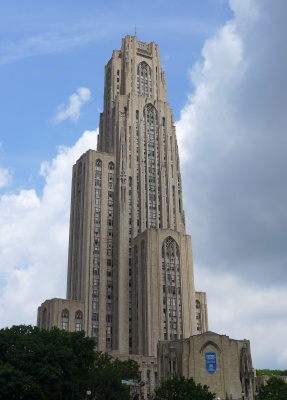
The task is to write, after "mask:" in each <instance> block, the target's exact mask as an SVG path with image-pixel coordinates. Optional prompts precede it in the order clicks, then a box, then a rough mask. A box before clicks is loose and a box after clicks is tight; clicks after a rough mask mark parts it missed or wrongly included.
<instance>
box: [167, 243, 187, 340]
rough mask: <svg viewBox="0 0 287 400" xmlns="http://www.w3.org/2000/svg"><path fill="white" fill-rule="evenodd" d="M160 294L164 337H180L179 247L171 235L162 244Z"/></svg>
mask: <svg viewBox="0 0 287 400" xmlns="http://www.w3.org/2000/svg"><path fill="white" fill-rule="evenodd" d="M162 292H163V293H162V294H163V321H164V337H165V339H171V340H174V339H181V338H182V309H181V304H182V301H181V277H180V262H179V247H178V244H177V243H176V241H175V240H174V239H173V238H172V237H170V236H169V237H168V238H166V239H165V241H164V242H163V244H162Z"/></svg>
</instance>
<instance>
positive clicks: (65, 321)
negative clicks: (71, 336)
mask: <svg viewBox="0 0 287 400" xmlns="http://www.w3.org/2000/svg"><path fill="white" fill-rule="evenodd" d="M61 328H62V329H64V330H65V331H68V330H69V311H68V310H67V309H66V308H65V309H64V310H63V311H62V316H61Z"/></svg>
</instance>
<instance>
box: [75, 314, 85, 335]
mask: <svg viewBox="0 0 287 400" xmlns="http://www.w3.org/2000/svg"><path fill="white" fill-rule="evenodd" d="M82 323H83V313H82V312H81V311H77V312H76V315H75V331H81V330H82Z"/></svg>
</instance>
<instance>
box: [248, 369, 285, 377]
mask: <svg viewBox="0 0 287 400" xmlns="http://www.w3.org/2000/svg"><path fill="white" fill-rule="evenodd" d="M262 375H268V376H270V375H278V376H287V370H286V369H285V370H281V369H257V370H256V376H262Z"/></svg>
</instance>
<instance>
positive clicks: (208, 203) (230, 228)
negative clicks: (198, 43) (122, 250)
mask: <svg viewBox="0 0 287 400" xmlns="http://www.w3.org/2000/svg"><path fill="white" fill-rule="evenodd" d="M230 5H231V8H232V10H233V11H234V18H233V19H232V20H231V21H229V22H227V23H226V24H225V25H224V26H223V27H222V28H221V29H220V30H219V31H218V32H217V33H216V34H215V35H214V36H212V37H210V38H209V39H208V40H207V41H206V42H205V44H204V47H203V50H202V60H201V61H200V62H198V63H197V64H196V65H195V66H194V67H193V68H192V69H191V72H190V77H191V80H192V84H193V87H195V90H194V93H192V94H190V97H189V100H188V102H187V104H186V106H185V107H184V109H183V110H182V112H181V118H180V120H179V121H178V122H177V124H176V125H177V133H178V136H179V145H180V152H181V154H182V155H183V158H184V163H183V165H182V166H183V168H182V174H183V188H184V196H185V211H186V220H187V221H188V225H189V226H188V231H189V232H190V233H191V234H192V237H193V251H194V262H195V269H196V287H197V289H201V290H206V291H207V296H208V304H209V317H210V329H212V330H215V331H218V332H220V333H225V334H227V335H229V336H230V337H234V338H235V339H236V338H239V339H240V338H243V337H246V338H247V339H250V340H251V346H252V349H253V362H254V366H255V367H259V368H263V367H266V368H276V367H278V368H280V367H281V368H285V367H284V360H285V358H286V346H285V347H284V343H285V341H286V335H287V324H286V318H285V316H286V312H285V310H286V308H287V300H286V299H287V296H286V295H287V289H286V288H287V271H286V263H287V249H286V237H287V211H286V201H287V188H286V184H285V181H286V176H285V175H286V170H287V159H286V148H287V137H286V130H287V117H286V110H285V107H286V104H287V83H286V82H287V76H286V75H287V72H286V71H287V56H286V54H285V53H284V52H282V49H283V48H284V46H285V41H284V40H285V37H286V35H287V27H286V24H285V20H284V17H283V16H284V15H286V12H287V3H285V2H279V3H277V4H276V7H274V5H273V4H271V3H270V2H269V1H267V0H262V1H259V0H252V1H242V0H232V1H230ZM199 286H200V287H199Z"/></svg>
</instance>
